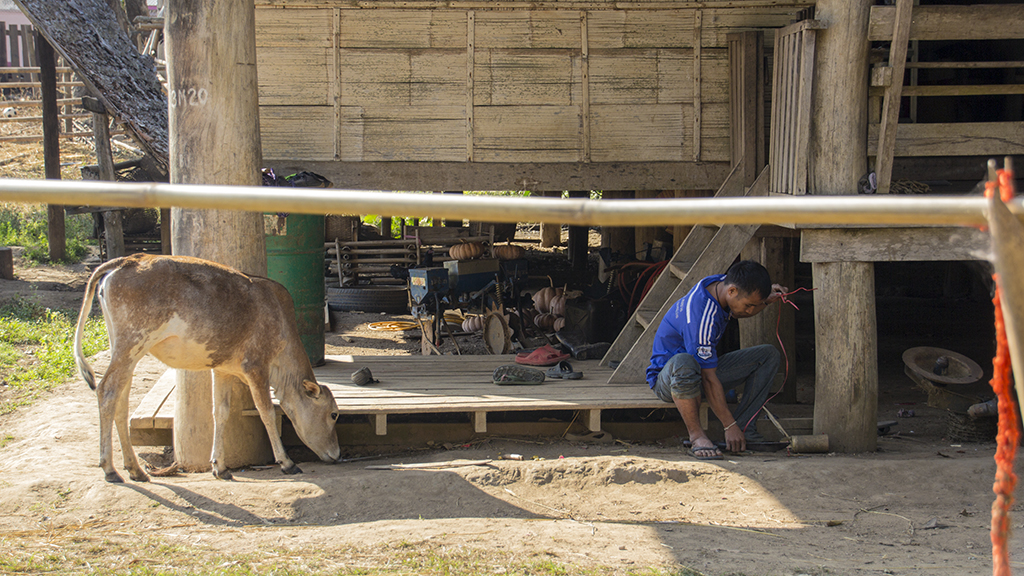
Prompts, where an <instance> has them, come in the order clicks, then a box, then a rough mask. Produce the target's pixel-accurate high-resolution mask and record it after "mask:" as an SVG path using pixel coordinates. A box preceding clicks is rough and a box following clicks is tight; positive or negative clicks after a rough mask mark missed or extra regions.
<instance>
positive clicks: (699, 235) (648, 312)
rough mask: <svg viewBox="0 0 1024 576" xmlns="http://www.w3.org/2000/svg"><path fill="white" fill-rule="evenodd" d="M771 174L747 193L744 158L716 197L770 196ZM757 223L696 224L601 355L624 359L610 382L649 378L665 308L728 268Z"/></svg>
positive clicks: (764, 175) (765, 172)
mask: <svg viewBox="0 0 1024 576" xmlns="http://www.w3.org/2000/svg"><path fill="white" fill-rule="evenodd" d="M769 173H770V170H769V167H765V169H764V170H762V171H761V174H760V175H759V176H758V177H757V180H755V181H754V184H753V185H752V186H751V187H750V189H749V190H748V191H746V193H745V194H744V186H743V174H744V170H743V162H742V161H741V162H739V163H737V164H736V166H734V167H733V169H732V171H731V172H730V173H729V176H728V177H727V178H726V179H725V182H724V183H723V184H722V186H721V187H720V188H719V189H718V192H716V193H715V197H716V198H725V197H729V196H744V195H746V196H767V195H768V186H769ZM757 228H758V225H756V224H747V225H733V224H727V225H725V226H721V227H717V226H709V225H703V226H694V227H693V229H692V230H691V231H690V233H689V234H688V235H687V236H686V238H685V239H683V243H682V244H681V245H680V246H679V249H678V250H677V251H676V253H675V255H674V256H673V257H672V260H671V261H669V263H668V265H667V266H665V269H664V270H663V271H662V273H661V275H660V276H658V278H657V280H655V282H654V284H653V285H652V286H651V289H650V290H649V291H648V292H647V294H646V295H645V296H644V298H643V300H641V301H640V305H639V306H637V309H636V312H634V313H633V315H632V316H631V317H630V319H629V321H628V322H626V327H625V328H623V329H622V331H621V332H619V336H618V337H617V338H616V339H615V342H613V343H612V345H611V347H610V348H609V349H608V352H607V353H606V354H605V356H604V358H603V359H602V360H601V364H602V365H607V364H608V363H609V362H610V361H614V360H619V365H618V367H617V368H616V369H615V372H613V373H612V375H611V376H610V377H609V378H608V382H609V383H625V382H643V381H644V380H645V379H646V371H647V366H648V365H649V364H650V361H651V345H652V344H653V343H654V334H655V332H657V330H658V325H659V324H660V323H661V319H662V318H663V317H664V316H665V313H666V312H668V310H669V308H671V306H672V305H673V304H675V302H676V301H677V300H679V299H680V298H682V297H683V296H685V295H686V293H687V292H689V291H690V288H693V286H694V285H696V284H697V282H699V281H700V280H701V279H702V278H704V277H705V276H710V275H712V274H721V273H722V272H725V270H726V269H727V268H728V267H729V265H730V264H732V262H733V260H735V259H736V257H737V256H738V255H739V253H740V250H742V249H743V247H744V246H745V245H746V244H747V242H749V241H750V239H751V238H752V237H753V236H754V232H756V231H757Z"/></svg>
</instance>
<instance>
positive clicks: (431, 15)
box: [339, 10, 466, 49]
mask: <svg viewBox="0 0 1024 576" xmlns="http://www.w3.org/2000/svg"><path fill="white" fill-rule="evenodd" d="M341 13H342V16H341V31H340V36H339V37H340V44H341V47H342V48H461V49H465V47H466V12H465V11H463V10H459V11H442V10H438V11H434V10H342V11H341ZM382 23H387V25H386V26H383V25H382Z"/></svg>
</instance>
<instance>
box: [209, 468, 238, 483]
mask: <svg viewBox="0 0 1024 576" xmlns="http://www.w3.org/2000/svg"><path fill="white" fill-rule="evenodd" d="M213 477H214V478H216V479H218V480H234V478H235V477H234V476H232V475H231V470H228V469H227V468H225V469H224V471H222V472H217V469H216V468H214V469H213Z"/></svg>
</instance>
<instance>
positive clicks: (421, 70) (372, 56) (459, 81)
mask: <svg viewBox="0 0 1024 576" xmlns="http://www.w3.org/2000/svg"><path fill="white" fill-rule="evenodd" d="M340 55H341V62H342V84H341V101H342V102H343V103H344V105H345V106H381V105H390V106H424V105H465V101H466V72H465V70H466V52H465V50H454V49H449V50H367V49H361V50H356V49H342V50H341V51H340Z"/></svg>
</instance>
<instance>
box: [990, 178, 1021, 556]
mask: <svg viewBox="0 0 1024 576" xmlns="http://www.w3.org/2000/svg"><path fill="white" fill-rule="evenodd" d="M998 186H999V197H1000V199H1001V200H1002V201H1003V202H1009V201H1010V200H1012V199H1013V173H1012V172H1010V171H1007V170H1000V171H999V172H998ZM995 192H996V182H987V183H986V184H985V196H986V197H989V198H991V197H992V196H993V195H994V194H995ZM992 278H993V279H994V280H995V281H996V294H995V297H994V298H993V299H992V304H993V306H994V307H995V329H996V357H995V358H994V359H993V360H992V369H993V370H992V372H993V374H992V381H991V384H992V390H993V392H995V393H996V396H997V397H998V399H999V432H998V433H997V434H996V455H995V461H996V478H995V482H994V483H993V485H992V492H994V493H995V495H996V499H995V501H994V502H993V503H992V529H991V537H992V574H993V575H994V576H1010V551H1009V549H1008V548H1007V546H1006V541H1007V538H1008V536H1009V533H1010V507H1011V506H1013V490H1014V488H1015V487H1016V485H1017V476H1016V474H1014V473H1013V461H1014V458H1015V457H1016V453H1017V444H1018V442H1019V441H1020V429H1019V428H1018V427H1017V412H1016V410H1015V409H1014V406H1015V402H1014V396H1013V393H1012V392H1013V385H1012V382H1013V375H1012V371H1011V365H1010V347H1009V344H1008V342H1007V339H1006V324H1005V321H1004V318H1003V308H1002V291H1001V289H1000V288H999V276H998V275H993V276H992Z"/></svg>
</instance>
